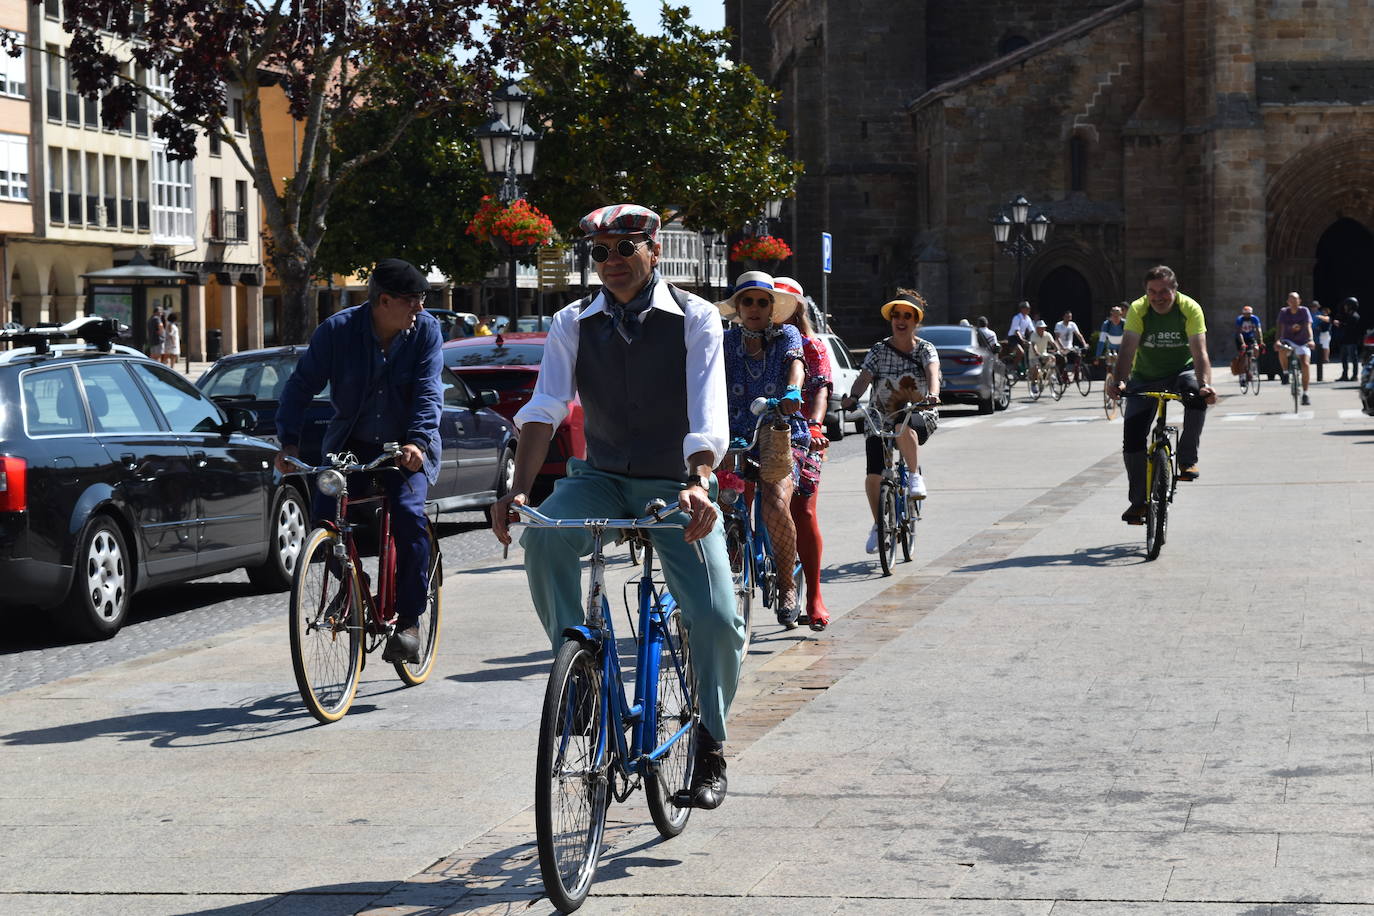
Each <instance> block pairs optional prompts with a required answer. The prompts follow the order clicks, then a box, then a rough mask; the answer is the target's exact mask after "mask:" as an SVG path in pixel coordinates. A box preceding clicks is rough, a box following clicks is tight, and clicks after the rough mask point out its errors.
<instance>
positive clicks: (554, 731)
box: [534, 640, 610, 913]
mask: <svg viewBox="0 0 1374 916" xmlns="http://www.w3.org/2000/svg"><path fill="white" fill-rule="evenodd" d="M604 702H605V697H604V694H603V693H602V683H601V668H600V666H599V665H598V664H597V658H596V653H595V652H593V651H592V650H590V649H588V648H587V647H586V646H584V645H582V643H580V642H577V641H576V640H568V641H567V642H565V643H563V645H562V647H561V648H559V650H558V655H557V656H556V657H555V658H554V661H553V670H552V671H551V672H550V673H549V686H548V689H547V690H546V691H545V693H544V714H543V717H542V719H541V720H540V723H539V758H538V761H537V763H536V765H535V775H534V779H535V783H534V785H535V788H534V792H535V794H534V825H535V833H536V835H537V839H538V846H539V874H540V876H541V877H542V878H543V879H544V891H545V892H546V893H547V894H548V895H549V899H550V900H551V901H553V905H554V906H556V907H558V909H559V910H561V911H563V912H564V913H571V912H572V911H573V910H575V909H577V908H578V907H579V906H581V905H582V901H584V900H586V899H587V892H588V891H589V890H591V887H592V879H593V877H595V875H596V860H597V857H598V856H599V855H600V854H601V838H602V835H603V834H604V833H605V830H606V806H607V804H608V803H609V800H610V799H609V793H610V782H609V780H608V779H607V767H606V765H605V761H604V759H602V758H600V757H599V755H598V749H599V748H601V747H602V746H603V743H604V742H605V736H604V734H603V732H602V727H601V725H602V723H601V720H602V718H603V710H602V706H603V705H604ZM606 746H607V747H609V745H606Z"/></svg>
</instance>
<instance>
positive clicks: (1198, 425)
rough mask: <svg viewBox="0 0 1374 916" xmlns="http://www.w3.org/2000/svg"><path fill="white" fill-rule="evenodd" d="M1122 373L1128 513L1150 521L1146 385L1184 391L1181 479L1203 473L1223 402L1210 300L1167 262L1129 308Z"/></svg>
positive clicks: (1149, 275)
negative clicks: (1211, 353)
mask: <svg viewBox="0 0 1374 916" xmlns="http://www.w3.org/2000/svg"><path fill="white" fill-rule="evenodd" d="M1114 374H1115V376H1116V378H1117V379H1118V380H1119V381H1118V382H1117V384H1116V387H1113V388H1108V389H1107V393H1108V395H1109V396H1111V397H1114V398H1119V397H1121V396H1122V394H1123V392H1124V394H1125V396H1126V411H1125V414H1126V416H1125V422H1124V424H1123V429H1122V431H1121V453H1122V459H1123V460H1124V461H1125V464H1126V480H1127V485H1128V487H1129V494H1130V503H1131V504H1130V506H1129V507H1127V509H1126V511H1125V512H1123V513H1122V515H1121V520H1122V521H1123V522H1125V523H1126V524H1128V525H1143V524H1145V502H1146V495H1147V494H1146V492H1145V463H1146V455H1145V443H1146V439H1147V438H1148V437H1149V433H1150V421H1151V420H1152V419H1153V418H1154V411H1155V403H1154V401H1153V400H1151V399H1150V398H1147V397H1145V396H1144V395H1142V394H1141V393H1140V392H1142V391H1173V392H1176V393H1178V394H1180V395H1181V396H1182V397H1183V407H1184V410H1183V435H1182V436H1181V437H1180V438H1179V441H1178V459H1179V465H1180V466H1181V468H1182V469H1181V470H1180V471H1179V472H1178V479H1179V480H1196V479H1197V477H1198V466H1197V458H1198V443H1199V442H1200V441H1201V440H1202V424H1203V421H1204V420H1205V419H1206V418H1207V405H1208V404H1215V403H1216V400H1217V394H1216V391H1214V390H1213V388H1212V363H1211V361H1210V360H1209V359H1208V357H1207V322H1206V319H1205V318H1204V317H1203V313H1202V306H1200V305H1198V304H1197V302H1195V301H1194V300H1193V299H1191V298H1189V297H1188V296H1185V295H1184V294H1183V293H1180V292H1179V291H1178V278H1177V277H1175V276H1174V272H1173V271H1172V270H1170V269H1169V268H1168V267H1165V266H1164V265H1162V264H1161V265H1160V266H1158V267H1152V268H1150V269H1149V270H1148V271H1146V273H1145V295H1143V296H1141V297H1140V298H1139V299H1137V300H1136V301H1135V302H1132V303H1131V306H1130V309H1129V310H1128V311H1127V312H1126V333H1125V335H1124V336H1123V337H1122V339H1121V352H1120V353H1118V354H1117V358H1116V372H1115V373H1114Z"/></svg>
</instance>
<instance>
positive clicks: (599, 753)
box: [511, 499, 701, 913]
mask: <svg viewBox="0 0 1374 916" xmlns="http://www.w3.org/2000/svg"><path fill="white" fill-rule="evenodd" d="M511 508H512V509H514V510H515V511H516V512H518V513H519V514H520V516H521V519H522V520H523V521H524V522H525V523H526V524H528V525H531V526H533V527H539V528H586V529H588V530H589V531H590V532H591V536H592V553H591V558H590V560H589V572H588V587H587V602H586V618H585V620H584V622H583V623H582V625H580V626H576V627H572V628H570V629H568V630H567V631H565V632H564V635H565V636H566V637H567V639H566V641H565V642H564V643H563V645H562V646H561V647H560V648H559V650H558V654H557V655H556V656H555V657H554V662H553V670H552V671H551V672H550V674H549V684H548V688H547V690H546V691H545V694H544V712H543V717H542V719H541V721H540V724H539V756H538V762H537V765H536V768H535V804H534V812H535V829H536V832H537V834H538V845H539V871H540V874H541V875H542V877H543V879H544V889H545V891H546V892H547V893H548V895H549V899H550V900H552V901H553V903H554V905H555V906H557V907H558V908H559V909H560V910H561V911H563V912H565V913H568V912H572V911H573V910H575V909H577V908H578V907H579V906H581V905H582V901H583V900H585V899H586V897H587V893H588V891H589V890H590V889H591V886H592V879H593V878H594V877H595V875H596V866H597V858H598V856H599V854H600V851H601V840H602V836H603V834H604V833H605V828H606V809H607V808H608V807H609V806H610V803H611V800H612V799H614V800H616V801H621V802H623V801H625V800H626V799H628V798H629V797H630V795H631V793H633V792H634V790H635V789H636V788H638V787H639V786H640V785H643V786H644V793H645V797H646V801H647V802H648V806H649V815H650V817H652V818H653V821H654V826H656V827H657V828H658V832H659V833H660V834H661V835H662V836H663V837H664V838H671V837H675V836H677V835H678V834H679V833H681V832H682V831H683V829H684V828H685V827H686V826H687V819H688V818H689V817H690V816H691V813H692V809H691V808H690V807H687V805H689V804H690V799H691V785H692V769H693V761H694V760H695V759H696V754H695V748H694V747H693V743H694V740H695V739H694V736H695V734H696V725H697V722H698V721H699V719H700V718H701V713H700V703H699V699H698V695H697V681H696V674H695V672H694V670H693V668H692V658H691V652H690V650H689V648H688V645H687V631H686V629H685V628H684V627H683V625H682V615H681V611H680V610H679V609H678V606H677V602H676V601H675V600H673V596H672V595H671V594H670V593H669V592H668V589H667V587H666V586H665V585H664V584H663V583H662V582H661V581H660V580H659V579H657V578H656V577H655V569H654V551H653V544H652V542H651V541H650V540H649V538H648V537H647V536H645V532H646V530H647V529H650V528H656V527H662V528H681V527H682V525H681V524H677V523H674V522H667V521H664V519H665V518H666V517H668V516H669V515H671V514H672V513H674V512H676V507H672V508H669V507H667V506H665V504H664V502H663V501H662V500H657V499H656V500H654V501H653V502H651V503H650V504H649V505H648V506H646V507H645V510H644V511H645V515H644V517H643V518H637V519H634V518H630V519H604V518H603V519H594V518H579V519H571V518H569V519H555V518H549V517H548V516H546V515H543V514H542V513H540V512H538V511H537V510H535V509H531V508H529V507H528V506H520V505H516V506H512V507H511ZM607 529H611V530H612V531H614V530H615V529H620V530H622V531H624V532H625V533H626V534H627V535H628V536H629V537H632V538H638V539H640V542H641V543H640V550H641V551H642V557H643V559H642V561H641V572H640V575H639V578H638V582H637V611H638V614H637V618H631V620H630V623H631V624H632V626H633V627H634V630H633V634H632V635H634V637H635V642H636V654H635V662H634V699H633V701H630V700H627V699H626V698H625V690H624V683H625V681H624V678H623V676H622V674H621V662H620V654H619V652H618V651H617V649H616V637H615V629H614V627H613V626H612V623H611V614H610V602H609V600H608V598H607V591H606V559H605V556H604V555H603V553H602V541H603V539H604V536H605V534H606V531H607ZM698 550H700V547H698ZM628 605H629V601H628V596H627V600H626V611H627V616H628V610H629V607H628Z"/></svg>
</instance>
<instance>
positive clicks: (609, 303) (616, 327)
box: [605, 268, 659, 343]
mask: <svg viewBox="0 0 1374 916" xmlns="http://www.w3.org/2000/svg"><path fill="white" fill-rule="evenodd" d="M658 281H659V275H658V270H657V269H656V268H655V270H654V273H653V276H651V277H649V282H648V283H645V284H644V288H643V289H641V290H640V291H639V292H637V293H635V295H634V298H632V299H631V300H630V301H629V302H627V303H625V304H624V305H621V304H620V303H619V302H616V301H615V297H614V296H612V295H611V294H610V291H609V290H607V291H606V292H605V296H606V311H607V312H608V313H609V314H610V316H611V330H610V331H608V332H607V333H606V339H607V340H610V336H611V334H612V333H615V332H618V333H619V334H620V336H621V337H623V338H625V342H626V343H634V342H635V341H636V340H638V339H639V335H640V332H641V331H642V330H643V329H642V327H641V324H642V323H643V321H644V312H645V311H647V310H648V308H649V306H650V305H652V304H653V301H654V287H656V286H658Z"/></svg>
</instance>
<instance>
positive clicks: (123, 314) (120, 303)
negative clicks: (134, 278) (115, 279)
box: [91, 286, 134, 328]
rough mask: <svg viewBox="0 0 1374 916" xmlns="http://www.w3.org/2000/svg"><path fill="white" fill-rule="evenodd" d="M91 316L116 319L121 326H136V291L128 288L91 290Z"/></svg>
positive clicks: (101, 287) (113, 287) (112, 287)
mask: <svg viewBox="0 0 1374 916" xmlns="http://www.w3.org/2000/svg"><path fill="white" fill-rule="evenodd" d="M91 314H93V315H100V316H102V317H105V318H114V319H117V320H118V321H119V323H120V324H124V325H128V326H129V327H130V328H132V327H133V325H134V291H133V289H132V288H130V287H127V286H97V287H94V288H92V289H91Z"/></svg>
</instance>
